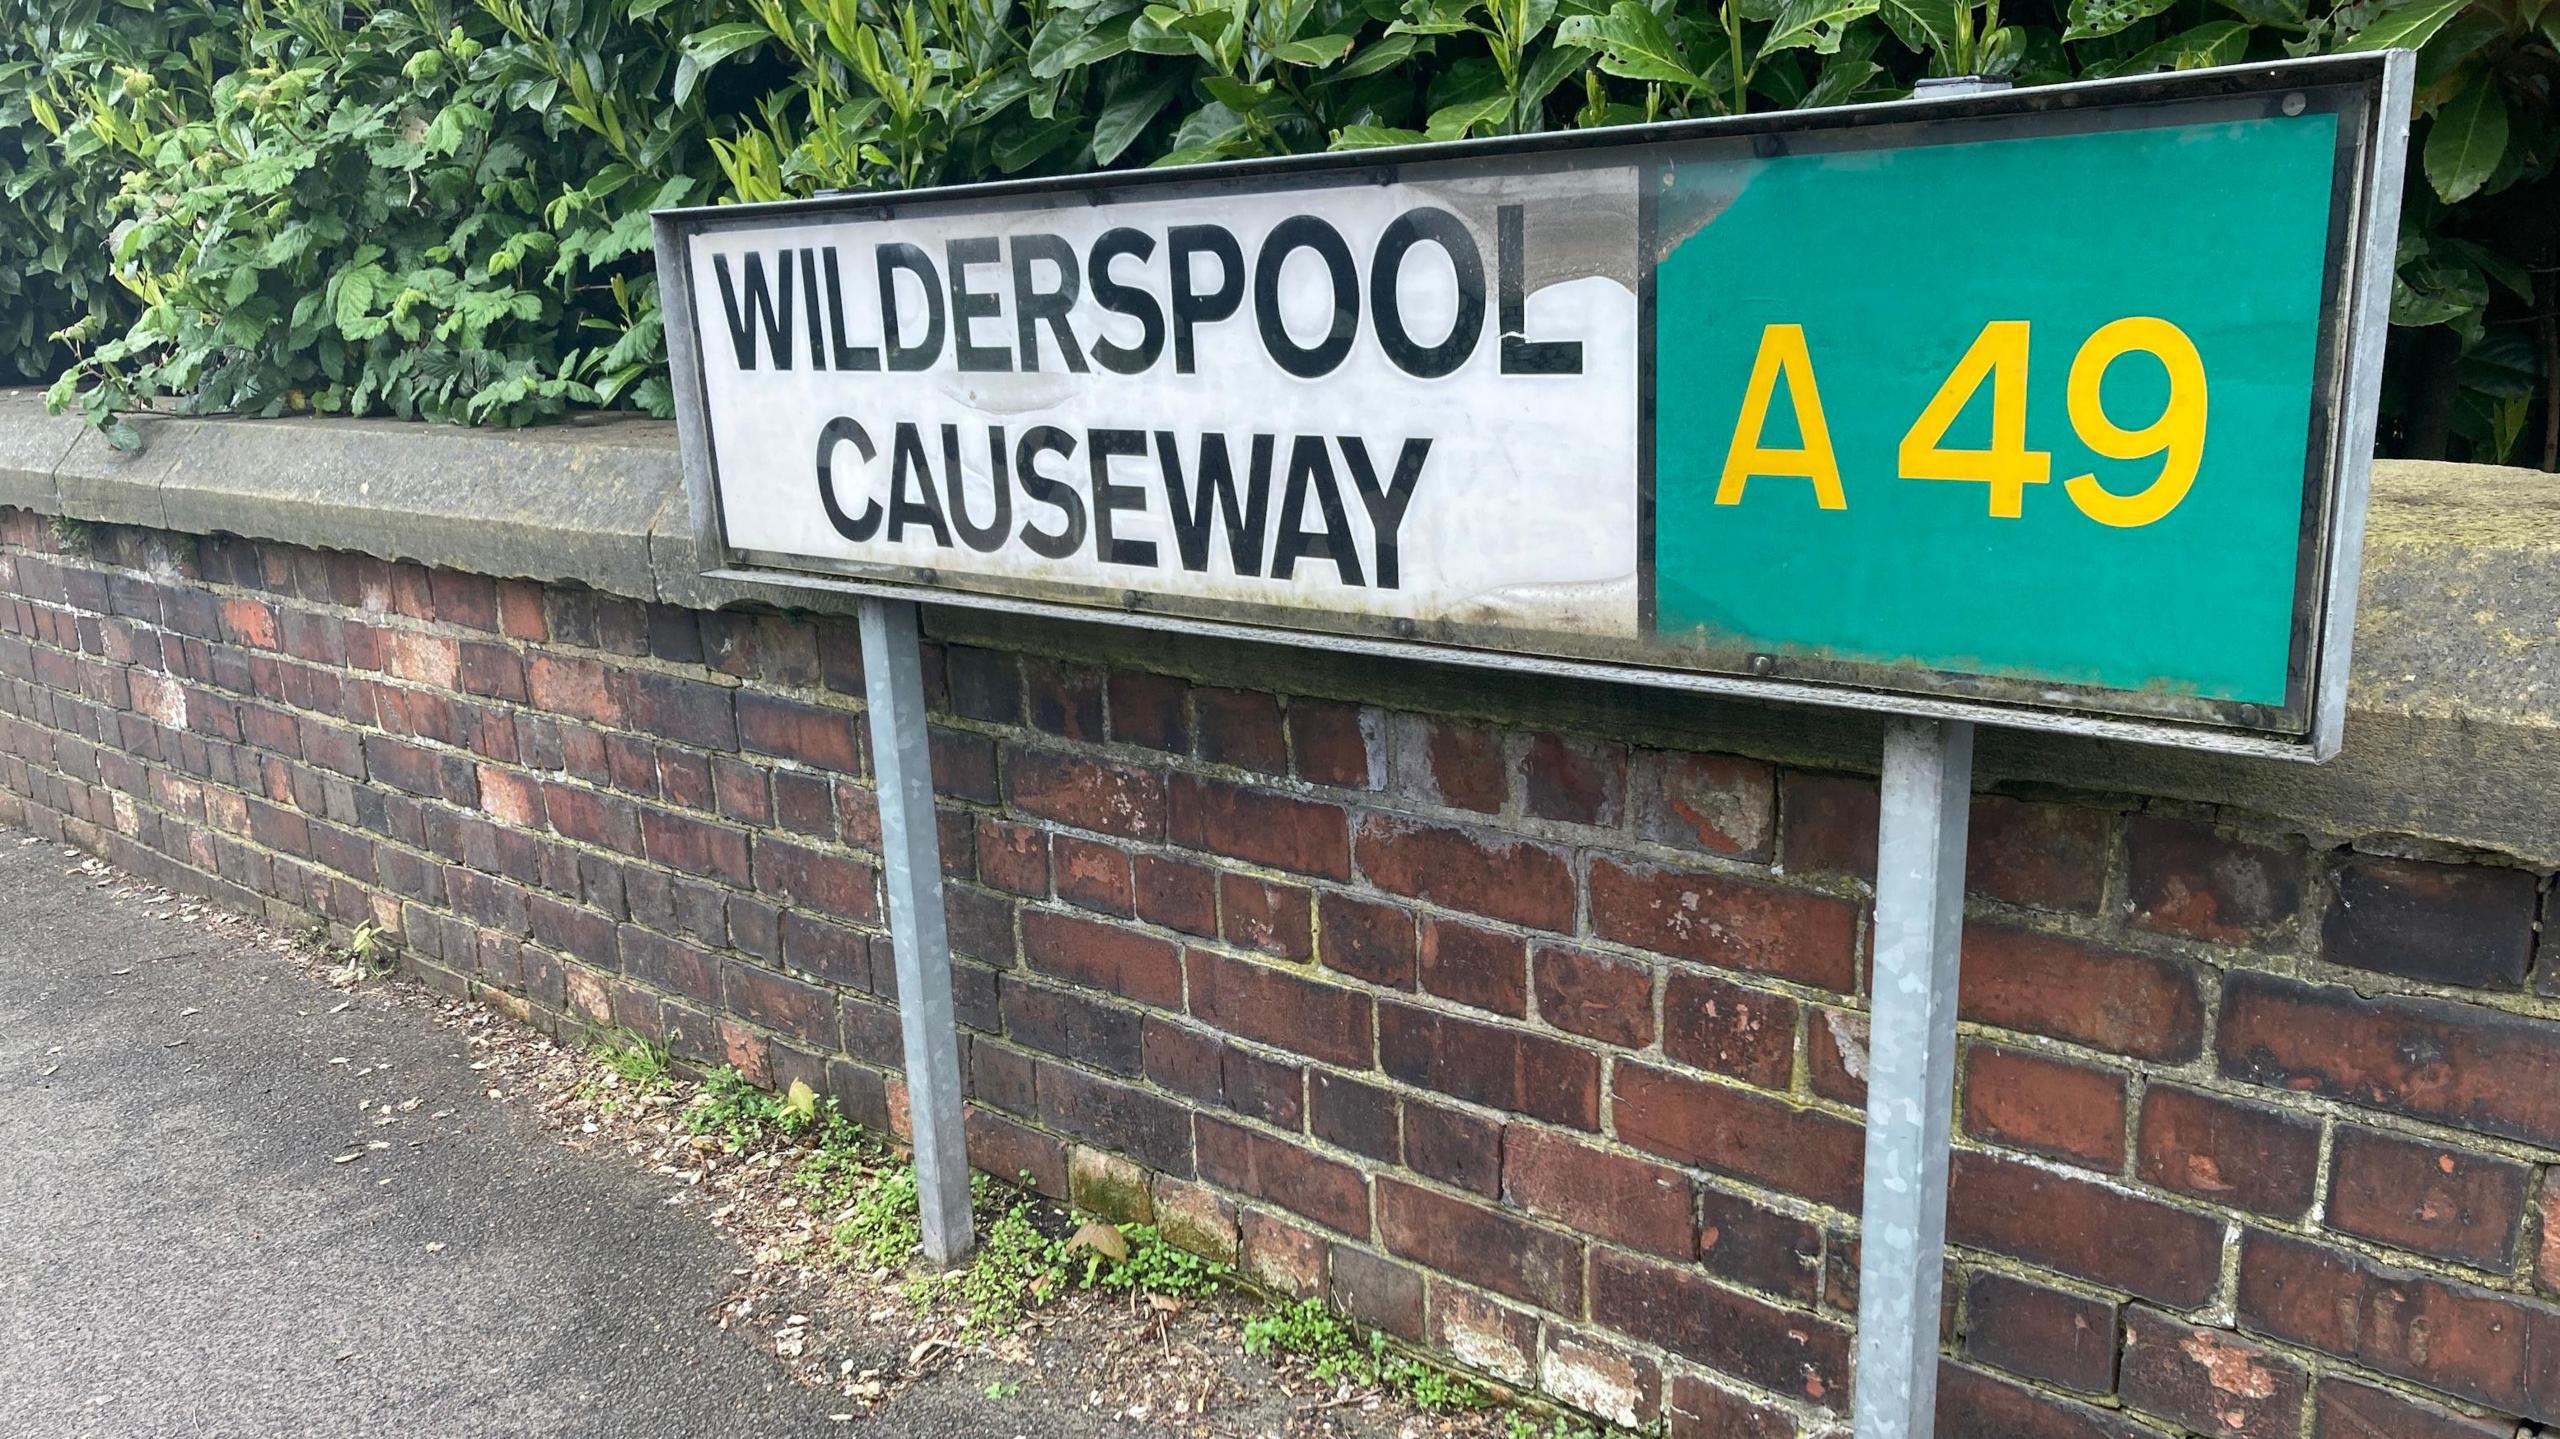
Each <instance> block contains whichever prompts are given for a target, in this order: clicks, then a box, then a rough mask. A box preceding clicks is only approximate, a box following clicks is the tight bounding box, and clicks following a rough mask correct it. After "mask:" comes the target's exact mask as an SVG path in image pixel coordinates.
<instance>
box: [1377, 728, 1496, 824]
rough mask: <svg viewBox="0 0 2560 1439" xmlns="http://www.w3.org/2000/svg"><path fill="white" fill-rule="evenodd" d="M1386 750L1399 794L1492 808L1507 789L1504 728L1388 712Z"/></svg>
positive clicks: (1465, 806)
mask: <svg viewBox="0 0 2560 1439" xmlns="http://www.w3.org/2000/svg"><path fill="white" fill-rule="evenodd" d="M1387 756H1388V765H1389V767H1390V771H1391V773H1392V775H1393V780H1394V785H1395V790H1396V792H1397V793H1398V794H1403V795H1409V796H1411V797H1413V798H1415V799H1418V800H1422V801H1424V802H1425V803H1428V804H1443V805H1448V806H1449V807H1451V808H1453V809H1470V810H1474V811H1476V812H1477V813H1479V814H1496V813H1499V812H1500V811H1501V809H1502V804H1503V800H1504V799H1505V798H1506V797H1507V796H1508V795H1509V793H1510V790H1511V777H1510V774H1509V772H1508V769H1507V767H1506V766H1505V764H1504V762H1503V758H1502V734H1501V732H1500V731H1499V730H1494V729H1488V728H1486V727H1484V726H1482V725H1471V724H1463V723H1459V722H1457V721H1454V720H1445V719H1440V718H1437V717H1436V716H1432V715H1417V714H1393V715H1389V716H1387Z"/></svg>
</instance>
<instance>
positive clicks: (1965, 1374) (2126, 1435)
mask: <svg viewBox="0 0 2560 1439" xmlns="http://www.w3.org/2000/svg"><path fill="white" fill-rule="evenodd" d="M1937 1418H1938V1432H1939V1433H1940V1434H1941V1435H1944V1436H1946V1439H2161V1435H2160V1431H2159V1430H2157V1429H2151V1428H2147V1427H2145V1426H2143V1425H2140V1424H2136V1423H2134V1422H2133V1421H2131V1420H2129V1419H2125V1418H2122V1417H2120V1416H2118V1415H2116V1414H2115V1413H2113V1412H2111V1411H2108V1410H2105V1409H2094V1408H2091V1407H2090V1406H2088V1405H2086V1404H2081V1403H2077V1402H2075V1401H2073V1400H2069V1399H2065V1398H2063V1397H2061V1396H2060V1395H2058V1394H2047V1393H2045V1392H2043V1391H2041V1390H2037V1389H2029V1388H2026V1387H2025V1386H2023V1385H2018V1384H2012V1383H2010V1382H2008V1381H2007V1380H2005V1379H1995V1378H1993V1377H1992V1376H1990V1375H1988V1374H1985V1373H1983V1372H1982V1371H1981V1370H1979V1369H1973V1368H1968V1367H1966V1366H1965V1365H1961V1364H1949V1363H1944V1362H1941V1363H1940V1364H1939V1365H1938V1415H1937Z"/></svg>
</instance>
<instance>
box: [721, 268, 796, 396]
mask: <svg viewBox="0 0 2560 1439" xmlns="http://www.w3.org/2000/svg"><path fill="white" fill-rule="evenodd" d="M746 269H747V279H746V291H747V303H746V306H745V308H744V309H741V308H740V307H739V304H738V292H737V290H736V289H735V288H734V287H732V285H731V284H730V282H729V257H728V256H726V255H721V254H714V255H713V256H712V257H711V273H712V274H713V275H715V276H717V277H719V280H720V308H721V309H722V310H724V311H726V312H727V313H728V316H729V339H730V342H731V343H732V344H733V345H735V346H736V348H737V354H738V368H739V369H741V370H752V369H754V368H755V367H756V330H757V328H758V327H759V325H761V327H762V328H763V330H764V335H765V345H766V347H767V349H768V351H769V353H770V354H771V355H772V357H773V367H774V368H775V369H777V370H787V369H790V368H791V252H790V251H788V250H785V251H783V252H782V263H781V269H782V288H781V290H780V291H779V292H778V293H777V292H776V291H775V290H774V288H773V286H772V285H771V284H770V283H768V282H767V281H766V279H765V274H764V256H762V255H760V254H757V253H755V252H754V251H752V250H751V251H749V252H747V255H746Z"/></svg>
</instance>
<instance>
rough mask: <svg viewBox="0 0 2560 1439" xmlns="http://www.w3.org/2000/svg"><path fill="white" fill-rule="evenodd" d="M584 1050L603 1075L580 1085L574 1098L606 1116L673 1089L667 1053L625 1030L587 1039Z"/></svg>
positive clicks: (609, 1031)
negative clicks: (591, 1105)
mask: <svg viewBox="0 0 2560 1439" xmlns="http://www.w3.org/2000/svg"><path fill="white" fill-rule="evenodd" d="M587 1048H588V1050H589V1051H591V1052H592V1053H593V1054H594V1055H595V1057H596V1061H597V1063H599V1064H601V1065H602V1066H603V1067H604V1073H602V1074H600V1075H597V1076H595V1077H594V1078H591V1079H588V1080H585V1081H583V1082H581V1083H580V1084H579V1085H578V1089H577V1094H578V1097H579V1098H581V1099H584V1100H586V1101H588V1102H589V1103H591V1104H593V1105H595V1107H596V1108H597V1109H598V1110H600V1111H602V1112H604V1113H606V1114H611V1113H613V1112H614V1111H615V1110H617V1109H620V1108H621V1107H622V1106H623V1105H625V1104H629V1103H632V1102H633V1101H636V1100H642V1099H648V1098H652V1097H654V1096H656V1095H660V1094H664V1093H666V1092H667V1090H669V1089H671V1088H673V1087H674V1085H675V1069H674V1066H673V1064H672V1063H671V1061H670V1060H669V1059H668V1057H667V1052H666V1051H665V1050H663V1049H661V1048H659V1047H658V1046H657V1045H655V1044H652V1043H650V1042H649V1041H648V1040H646V1039H643V1038H641V1037H640V1036H639V1035H636V1034H633V1033H632V1032H631V1031H629V1030H627V1029H616V1030H607V1031H602V1032H599V1033H597V1034H594V1035H591V1036H589V1038H588V1040H587Z"/></svg>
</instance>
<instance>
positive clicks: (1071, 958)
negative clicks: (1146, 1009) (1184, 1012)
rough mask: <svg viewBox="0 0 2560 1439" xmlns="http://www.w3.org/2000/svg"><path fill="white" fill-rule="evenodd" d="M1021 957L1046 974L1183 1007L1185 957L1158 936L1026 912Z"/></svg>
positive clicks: (1052, 913) (1048, 913) (1037, 911)
mask: <svg viewBox="0 0 2560 1439" xmlns="http://www.w3.org/2000/svg"><path fill="white" fill-rule="evenodd" d="M1022 954H1023V958H1025V959H1027V960H1029V961H1030V963H1031V967H1032V968H1033V969H1035V970H1038V971H1039V972H1041V973H1042V974H1051V975H1056V976H1058V977H1059V978H1061V979H1068V980H1073V981H1074V982H1075V983H1077V984H1081V985H1083V986H1085V987H1086V988H1088V989H1099V990H1103V991H1105V992H1107V993H1110V994H1117V995H1120V996H1122V997H1124V998H1128V999H1134V1000H1138V1001H1140V1002H1141V1003H1145V1004H1152V1005H1156V1006H1158V1007H1160V1008H1164V1009H1180V1008H1181V1007H1182V959H1181V952H1180V951H1179V950H1177V949H1175V948H1174V946H1173V945H1171V944H1170V943H1168V942H1166V941H1164V940H1161V939H1157V938H1156V937H1154V936H1153V935H1145V934H1134V933H1131V932H1130V931H1128V930H1126V929H1122V928H1120V927H1119V926H1117V925H1110V924H1102V923H1099V922H1097V921H1094V920H1089V919H1078V918H1075V917H1074V916H1072V915H1065V914H1060V913H1058V912H1056V911H1054V910H1045V909H1030V908H1025V909H1024V910H1023V912H1022Z"/></svg>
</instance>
